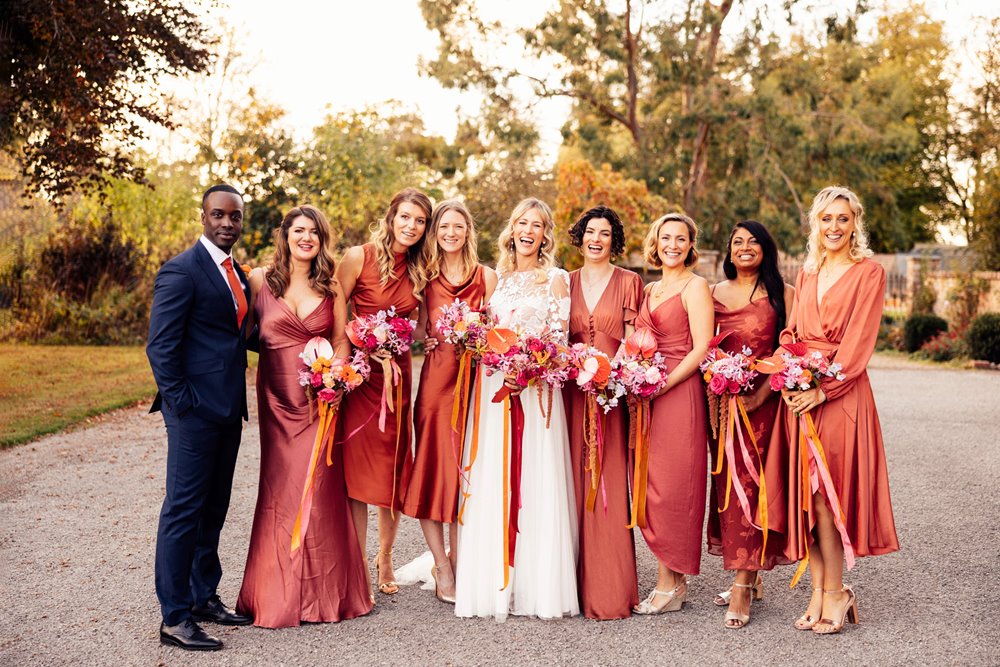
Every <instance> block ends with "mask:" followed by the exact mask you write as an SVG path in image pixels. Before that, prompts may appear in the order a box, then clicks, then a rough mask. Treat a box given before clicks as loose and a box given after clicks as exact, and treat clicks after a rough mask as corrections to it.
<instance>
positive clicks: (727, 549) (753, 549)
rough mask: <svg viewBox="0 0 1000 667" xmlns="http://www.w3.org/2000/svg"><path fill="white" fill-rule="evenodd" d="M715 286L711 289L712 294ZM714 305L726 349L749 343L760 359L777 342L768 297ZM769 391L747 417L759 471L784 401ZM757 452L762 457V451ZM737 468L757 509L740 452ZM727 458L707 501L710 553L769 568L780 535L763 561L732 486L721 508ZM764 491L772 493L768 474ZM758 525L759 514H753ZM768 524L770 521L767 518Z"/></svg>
mask: <svg viewBox="0 0 1000 667" xmlns="http://www.w3.org/2000/svg"><path fill="white" fill-rule="evenodd" d="M714 291H715V290H714V289H713V294H714ZM713 302H714V305H715V326H716V327H717V328H718V330H719V332H720V333H724V332H726V331H732V332H733V333H732V334H730V336H729V337H728V338H726V339H725V340H724V341H723V342H722V349H723V350H725V351H726V352H739V351H741V350H742V349H743V346H744V345H746V346H747V347H749V348H750V350H751V354H752V355H753V356H754V357H756V358H758V359H759V358H763V357H769V356H771V355H772V354H773V353H774V350H775V348H777V347H778V332H777V331H776V330H775V327H776V326H777V321H778V315H777V313H775V312H774V308H772V307H771V303H770V302H769V301H768V299H767V297H763V298H760V299H756V300H755V301H752V302H751V303H748V304H747V305H745V306H743V307H741V308H735V309H733V310H730V309H729V308H727V307H726V306H725V305H724V304H723V303H722V302H720V301H718V300H715V299H713ZM767 381H768V377H767V376H766V375H763V374H762V375H759V376H757V379H756V381H755V383H754V386H755V388H757V387H759V386H760V385H761V384H762V383H763V384H764V385H765V386H766V385H767ZM767 391H768V392H769V395H768V397H767V399H766V400H765V401H764V403H763V404H761V406H760V407H759V408H757V409H756V410H754V411H753V412H749V413H748V414H747V416H748V417H749V419H750V425H751V427H752V428H753V433H754V437H756V439H757V451H756V452H755V451H754V449H753V446H752V445H750V444H749V443H748V447H747V449H748V451H749V453H750V460H751V463H752V465H753V466H754V467H755V471H756V470H759V467H760V463H761V461H762V460H764V461H766V460H767V447H768V445H769V444H770V441H771V430H772V429H773V428H774V419H775V416H776V415H777V414H778V406H779V405H780V403H781V394H779V393H778V392H771V391H770V389H768V390H767ZM710 449H711V452H712V469H713V470H715V468H716V467H717V465H718V460H717V455H718V447H717V446H715V445H713V446H712V447H711V448H710ZM758 452H759V456H758ZM735 458H736V461H735V463H736V472H737V474H738V475H739V478H740V481H741V483H742V484H743V488H744V489H745V490H746V492H747V499H748V500H749V506H750V509H751V511H754V512H755V511H756V509H757V501H758V488H757V484H756V483H755V482H754V481H753V479H752V477H751V476H750V471H749V470H748V469H747V467H746V465H745V464H744V462H743V457H742V456H736V457H735ZM728 464H729V462H728V461H724V462H723V466H724V467H723V468H722V471H721V472H720V473H719V474H718V475H713V476H712V481H713V483H712V485H711V487H710V488H711V492H710V494H709V502H708V529H707V536H708V553H710V554H712V555H714V556H722V566H723V568H725V569H727V570H770V569H771V568H773V567H774V566H775V565H776V564H777V563H778V562H783V561H782V559H779V558H778V556H779V555H780V551H781V544H782V543H781V536H780V535H778V534H773V531H771V533H772V534H770V535H769V537H768V542H767V554H766V556H765V557H764V561H763V563H761V549H762V548H763V546H764V534H763V533H762V532H761V530H759V529H758V528H755V527H754V526H752V525H750V522H749V521H747V518H746V516H745V515H744V513H743V509H742V508H741V507H740V503H739V502H738V501H737V498H736V493H735V492H734V491H732V490H730V498H729V506H728V507H727V508H726V511H724V512H723V511H722V510H721V508H722V506H723V505H724V504H725V498H726V466H728ZM764 489H765V493H770V488H769V487H768V486H767V479H766V477H765V485H764ZM754 520H755V522H757V523H758V525H760V524H759V517H755V518H754ZM762 527H763V526H762ZM769 528H770V522H769Z"/></svg>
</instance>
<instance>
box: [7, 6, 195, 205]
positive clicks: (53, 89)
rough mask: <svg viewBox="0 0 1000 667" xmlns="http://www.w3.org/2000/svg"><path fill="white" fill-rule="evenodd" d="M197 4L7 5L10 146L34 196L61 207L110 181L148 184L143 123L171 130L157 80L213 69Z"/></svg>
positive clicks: (8, 130) (8, 127) (8, 132)
mask: <svg viewBox="0 0 1000 667" xmlns="http://www.w3.org/2000/svg"><path fill="white" fill-rule="evenodd" d="M190 5H191V3H187V2H180V1H179V0H139V1H138V2H126V1H124V0H105V1H104V2H46V1H44V0H9V1H8V2H7V3H5V14H6V15H5V19H6V21H7V26H6V27H7V35H6V37H8V38H7V39H4V40H0V62H2V65H0V68H2V69H0V76H2V80H3V81H2V85H3V86H4V87H5V88H6V89H7V90H6V92H5V94H4V95H3V96H2V97H0V147H3V148H7V149H13V150H17V151H19V153H20V155H19V158H20V161H21V163H22V168H23V170H24V173H25V175H26V176H27V177H28V178H29V189H30V190H31V191H35V192H37V191H42V192H44V193H45V194H47V195H48V196H49V197H51V198H52V199H53V200H54V201H55V202H57V203H58V202H60V201H62V200H63V199H64V198H65V196H66V195H67V194H69V193H70V192H72V191H73V190H74V189H75V188H77V187H79V186H82V187H83V188H86V189H96V188H98V187H99V186H100V185H101V184H102V183H104V182H105V181H106V179H107V178H108V177H109V176H110V177H125V178H129V179H132V180H136V181H142V180H143V178H144V173H143V170H142V167H141V166H139V165H137V164H136V163H135V162H134V161H133V160H132V158H131V155H132V153H133V149H134V146H135V142H136V140H137V139H140V138H142V137H143V136H144V130H143V124H144V123H151V124H153V125H160V126H165V127H171V121H170V116H169V112H168V110H167V108H166V106H165V105H164V104H163V96H162V94H161V93H160V92H159V91H157V89H156V84H157V83H158V82H159V81H160V80H161V79H162V78H164V77H165V76H171V75H184V74H189V73H196V72H201V71H204V70H205V68H206V67H207V66H208V64H209V61H210V47H211V38H210V36H209V33H208V30H207V29H206V27H205V26H204V25H202V23H201V21H200V19H199V17H198V15H197V13H196V12H195V10H194V9H192V8H191V7H190Z"/></svg>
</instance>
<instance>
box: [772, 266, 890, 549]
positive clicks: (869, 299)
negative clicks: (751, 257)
mask: <svg viewBox="0 0 1000 667" xmlns="http://www.w3.org/2000/svg"><path fill="white" fill-rule="evenodd" d="M817 278H818V274H816V273H806V272H805V271H801V272H800V273H799V276H798V279H797V280H796V282H795V293H796V300H795V308H794V310H793V311H792V317H791V319H790V321H789V322H788V327H787V328H786V329H785V330H784V331H782V332H781V342H782V344H785V343H790V342H792V332H795V339H796V340H798V341H800V342H803V343H805V344H806V345H807V346H808V348H809V350H810V351H812V350H818V351H820V352H822V353H823V354H824V355H825V356H826V357H827V358H828V359H830V360H831V361H835V362H837V363H840V364H841V365H842V366H843V371H842V372H843V373H844V375H845V376H846V378H845V379H844V380H835V379H824V380H823V382H822V383H821V384H822V388H823V392H824V393H825V394H826V402H824V403H822V404H821V405H820V406H819V407H817V408H814V409H813V410H811V412H810V414H812V416H813V420H814V421H815V424H816V429H817V432H818V434H819V439H820V442H821V443H822V446H823V450H824V452H825V455H826V460H827V464H828V468H829V471H830V477H831V479H832V482H833V486H834V488H835V489H836V495H837V500H838V501H839V504H840V507H841V508H842V510H843V512H844V518H845V521H844V522H843V523H844V527H845V529H846V533H847V535H848V537H849V539H850V543H851V544H850V546H851V550H852V551H853V554H854V555H855V556H874V555H880V554H887V553H891V552H893V551H897V550H898V549H899V540H898V539H897V538H896V526H895V523H894V521H893V518H892V503H891V501H890V499H889V476H888V473H887V471H886V464H885V449H884V447H883V444H882V429H881V427H880V426H879V419H878V412H877V411H876V410H875V397H874V396H873V395H872V387H871V383H870V382H869V380H868V371H867V366H868V361H869V360H870V359H871V356H872V353H873V352H874V351H875V339H876V338H877V337H878V329H879V323H880V321H881V317H882V303H883V296H884V293H885V270H884V269H883V268H882V267H881V266H880V265H879V264H877V263H876V262H873V261H871V260H868V259H865V260H862V261H861V262H858V263H857V264H855V265H854V266H852V267H850V268H849V269H848V270H847V272H846V273H844V275H842V276H841V277H840V278H839V279H838V280H837V282H835V283H834V284H833V285H831V286H830V288H829V289H828V290H827V292H826V294H825V295H824V296H823V302H822V303H819V302H818V300H817V292H816V287H817ZM799 452H800V440H799V420H798V419H797V418H796V417H795V416H794V415H793V414H792V412H791V411H790V410H788V406H786V405H785V404H784V403H782V404H781V406H780V408H779V411H778V417H777V420H776V423H775V429H774V432H773V433H772V436H771V446H770V449H769V453H768V458H767V463H766V466H767V467H766V471H765V472H766V478H765V479H766V482H767V486H768V494H769V495H768V499H769V502H768V513H769V515H770V519H771V521H772V522H773V525H774V527H775V529H776V530H780V531H781V532H782V533H784V534H785V556H786V557H787V558H788V559H790V560H801V559H803V558H804V557H805V555H806V553H807V551H806V549H807V546H808V542H811V541H812V539H811V537H810V536H809V535H810V531H811V530H812V527H813V525H815V522H814V521H813V519H812V517H811V516H810V515H809V514H808V513H806V512H805V511H804V509H805V508H804V507H803V503H802V497H803V483H802V475H801V468H800V463H801V459H800V456H799ZM819 488H820V492H821V493H823V494H824V496H823V497H824V498H826V499H827V504H828V505H831V503H830V499H829V497H827V496H826V494H825V491H823V484H822V483H820V484H819ZM771 489H774V491H773V492H771ZM845 546H846V545H845ZM813 548H815V547H813ZM846 552H847V549H846V548H845V554H846Z"/></svg>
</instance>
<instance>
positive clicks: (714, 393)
mask: <svg viewBox="0 0 1000 667" xmlns="http://www.w3.org/2000/svg"><path fill="white" fill-rule="evenodd" d="M731 333H732V331H726V332H723V333H721V334H719V335H717V336H716V337H715V338H713V339H712V340H710V341H709V342H708V352H707V353H706V354H705V358H704V359H703V360H702V362H701V363H700V364H699V365H698V368H699V369H700V370H701V372H702V379H704V380H705V391H706V393H707V394H708V409H709V423H710V424H711V426H712V436H713V437H717V435H718V433H719V430H720V428H721V425H723V424H725V423H726V421H727V420H728V415H727V413H728V408H729V406H730V403H731V401H729V400H723V399H724V397H728V396H745V395H746V394H749V393H750V392H752V391H753V389H754V380H756V379H757V376H758V375H759V373H758V372H757V370H756V361H755V360H754V358H753V356H752V355H753V350H751V349H750V348H749V347H747V346H746V345H744V346H743V347H742V348H741V349H740V351H739V352H726V351H725V350H724V349H722V347H721V345H722V341H724V340H725V339H726V338H728V337H729V335H730V334H731Z"/></svg>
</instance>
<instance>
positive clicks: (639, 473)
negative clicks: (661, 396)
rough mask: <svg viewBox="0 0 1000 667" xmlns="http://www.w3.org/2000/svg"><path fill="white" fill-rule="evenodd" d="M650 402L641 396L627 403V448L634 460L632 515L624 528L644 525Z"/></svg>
mask: <svg viewBox="0 0 1000 667" xmlns="http://www.w3.org/2000/svg"><path fill="white" fill-rule="evenodd" d="M651 409H652V408H651V402H650V400H649V399H648V398H641V399H639V400H637V401H636V402H635V403H634V404H633V405H629V417H630V418H631V421H632V423H633V426H632V427H630V428H629V432H630V435H631V436H632V437H631V438H630V439H629V449H632V450H633V455H632V457H633V459H634V461H635V467H634V471H633V473H632V488H633V490H632V497H633V499H634V502H633V503H632V516H631V520H630V521H629V524H628V525H627V526H625V527H626V528H629V529H632V528H635V527H636V526H639V527H640V528H645V527H646V486H647V481H648V477H649V417H650V412H651Z"/></svg>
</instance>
